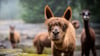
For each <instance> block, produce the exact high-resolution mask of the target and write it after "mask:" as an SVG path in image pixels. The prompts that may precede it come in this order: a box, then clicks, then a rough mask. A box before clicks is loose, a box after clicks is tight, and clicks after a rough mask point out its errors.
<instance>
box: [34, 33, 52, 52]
mask: <svg viewBox="0 0 100 56" xmlns="http://www.w3.org/2000/svg"><path fill="white" fill-rule="evenodd" d="M33 45H34V46H35V47H36V49H37V53H38V54H42V53H43V49H44V47H51V41H50V39H48V32H41V33H39V34H37V35H36V36H35V37H34V39H33Z"/></svg>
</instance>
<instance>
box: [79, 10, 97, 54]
mask: <svg viewBox="0 0 100 56" xmlns="http://www.w3.org/2000/svg"><path fill="white" fill-rule="evenodd" d="M80 15H81V16H82V20H83V23H84V28H83V30H82V33H81V48H82V53H81V56H83V55H85V56H89V53H90V50H92V53H93V56H97V55H96V48H95V38H96V36H95V32H94V30H93V29H92V28H91V27H90V25H89V19H90V11H89V10H83V11H82V12H81V14H80Z"/></svg>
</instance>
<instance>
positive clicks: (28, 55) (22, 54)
mask: <svg viewBox="0 0 100 56" xmlns="http://www.w3.org/2000/svg"><path fill="white" fill-rule="evenodd" d="M18 56H48V55H47V54H41V55H40V54H29V53H21V54H18Z"/></svg>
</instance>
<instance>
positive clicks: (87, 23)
mask: <svg viewBox="0 0 100 56" xmlns="http://www.w3.org/2000/svg"><path fill="white" fill-rule="evenodd" d="M89 28H90V26H89V21H85V20H84V29H85V34H86V37H89V36H90V31H89Z"/></svg>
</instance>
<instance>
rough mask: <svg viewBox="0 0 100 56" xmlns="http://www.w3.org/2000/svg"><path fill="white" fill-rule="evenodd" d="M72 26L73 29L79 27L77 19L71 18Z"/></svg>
mask: <svg viewBox="0 0 100 56" xmlns="http://www.w3.org/2000/svg"><path fill="white" fill-rule="evenodd" d="M72 24H73V26H74V27H75V29H78V28H79V27H80V23H79V21H78V20H73V21H72Z"/></svg>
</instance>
